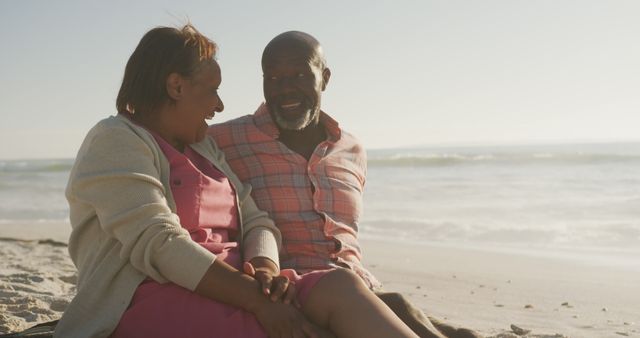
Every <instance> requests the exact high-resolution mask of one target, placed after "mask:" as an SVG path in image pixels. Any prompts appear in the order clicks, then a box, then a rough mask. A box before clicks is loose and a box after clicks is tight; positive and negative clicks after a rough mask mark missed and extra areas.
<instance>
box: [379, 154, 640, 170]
mask: <svg viewBox="0 0 640 338" xmlns="http://www.w3.org/2000/svg"><path fill="white" fill-rule="evenodd" d="M607 163H615V164H640V155H627V154H589V153H518V154H504V153H487V154H465V153H426V154H424V153H423V154H412V153H396V154H387V155H382V156H380V155H374V156H370V157H369V159H368V165H369V166H374V167H375V166H379V167H385V166H388V167H443V166H459V165H492V164H495V165H535V164H557V165H562V164H567V165H597V164H607Z"/></svg>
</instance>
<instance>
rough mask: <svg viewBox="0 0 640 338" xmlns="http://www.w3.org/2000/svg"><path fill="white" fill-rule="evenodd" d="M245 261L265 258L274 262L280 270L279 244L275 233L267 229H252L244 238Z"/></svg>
mask: <svg viewBox="0 0 640 338" xmlns="http://www.w3.org/2000/svg"><path fill="white" fill-rule="evenodd" d="M243 245H244V260H245V261H250V260H252V259H253V258H255V257H265V258H268V259H270V260H272V261H273V262H274V263H275V264H276V266H277V267H278V269H280V257H279V256H278V244H277V242H276V237H275V236H274V235H273V232H271V230H269V229H268V228H265V227H256V228H253V229H251V231H249V233H248V234H247V235H246V236H245V238H244V243H243Z"/></svg>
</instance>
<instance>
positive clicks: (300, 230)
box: [209, 31, 474, 337]
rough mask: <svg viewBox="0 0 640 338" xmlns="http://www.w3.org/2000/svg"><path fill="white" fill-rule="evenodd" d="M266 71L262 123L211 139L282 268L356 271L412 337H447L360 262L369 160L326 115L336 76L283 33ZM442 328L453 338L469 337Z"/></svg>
mask: <svg viewBox="0 0 640 338" xmlns="http://www.w3.org/2000/svg"><path fill="white" fill-rule="evenodd" d="M262 70H263V91H264V98H265V103H264V104H262V105H261V106H260V107H259V108H258V110H257V111H256V113H255V114H254V115H247V116H243V117H240V118H238V119H235V120H232V121H228V122H226V123H222V124H218V125H214V126H212V127H210V129H209V134H210V135H211V136H213V137H214V138H215V140H216V142H217V144H218V146H219V147H220V148H221V149H222V150H223V151H224V152H225V155H226V159H227V161H228V163H229V165H230V166H231V167H232V169H233V170H234V172H235V173H236V174H237V175H238V177H239V178H240V180H242V181H243V182H246V183H250V184H251V185H252V186H253V190H252V193H251V194H252V197H253V198H254V200H255V202H256V204H257V205H258V207H259V208H260V209H263V210H265V211H267V212H269V214H270V216H271V217H272V218H273V219H274V221H275V222H276V224H277V226H278V228H279V229H280V231H281V232H282V238H283V243H282V250H281V254H280V266H281V267H282V268H290V269H294V270H296V271H298V272H299V273H305V272H309V271H313V270H321V269H327V268H331V267H343V268H348V269H351V270H353V271H354V272H355V273H357V274H358V275H359V276H360V277H361V278H362V280H363V281H364V282H365V283H366V284H367V285H368V286H369V288H370V289H372V290H374V291H375V292H376V294H377V295H378V296H379V297H380V298H381V299H382V300H383V301H384V302H385V303H386V304H387V305H388V306H389V307H390V308H391V309H392V310H393V311H394V312H395V313H396V314H397V315H398V316H399V317H400V318H401V319H402V320H403V321H404V322H405V323H406V324H407V325H408V326H409V327H410V328H411V329H412V330H413V331H414V332H416V333H417V334H419V335H420V336H421V337H444V335H442V333H440V332H438V330H436V329H435V328H434V327H433V325H432V324H431V322H430V321H429V319H427V317H426V316H424V314H423V313H422V312H421V311H420V310H418V309H416V308H415V307H414V306H413V305H411V304H410V303H409V302H408V301H407V300H406V299H405V298H404V297H403V296H402V295H400V294H398V293H385V292H382V291H381V284H380V282H378V280H377V279H376V278H375V277H374V276H373V275H372V274H371V273H370V272H368V271H367V270H366V269H365V268H364V267H363V266H362V264H361V262H360V260H361V258H362V255H361V251H360V246H359V243H358V240H357V231H358V227H357V226H358V221H359V218H360V215H361V212H362V193H363V187H364V183H365V175H366V154H365V151H364V148H363V147H362V145H361V144H360V143H359V142H358V140H356V139H355V138H354V137H353V136H352V135H350V134H349V133H347V132H345V131H344V130H342V129H341V128H340V126H339V125H338V123H337V122H336V121H335V120H333V119H332V118H331V117H329V115H327V114H326V113H324V112H323V111H321V109H320V106H321V98H322V92H323V91H324V90H325V89H326V87H327V84H328V83H329V79H330V77H331V71H330V70H329V68H327V66H326V63H325V59H324V55H323V51H322V48H321V46H320V44H319V43H318V41H317V40H316V39H315V38H313V37H312V36H311V35H309V34H306V33H302V32H296V31H292V32H286V33H283V34H280V35H278V36H277V37H275V38H274V39H273V40H271V42H269V44H268V45H267V46H266V47H265V49H264V52H263V54H262ZM443 327H444V329H445V330H444V331H445V332H446V333H447V335H448V336H450V337H458V336H460V337H463V336H465V334H471V332H470V331H468V330H455V329H454V328H451V327H449V326H443ZM467 337H474V336H473V335H467Z"/></svg>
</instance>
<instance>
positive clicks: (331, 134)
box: [253, 102, 342, 142]
mask: <svg viewBox="0 0 640 338" xmlns="http://www.w3.org/2000/svg"><path fill="white" fill-rule="evenodd" d="M253 122H254V123H255V125H256V127H257V128H258V129H259V130H260V131H262V132H263V133H265V134H267V135H268V136H269V137H272V138H274V139H277V138H278V137H279V136H280V130H278V126H276V124H275V122H274V121H273V119H272V118H271V114H270V113H269V108H267V105H266V104H265V103H264V102H263V103H262V104H261V105H260V107H258V110H256V112H255V113H254V114H253ZM320 124H321V125H322V126H324V129H325V131H326V132H327V135H328V140H329V141H331V142H336V141H338V140H339V139H340V136H341V133H342V132H341V130H340V125H339V124H338V121H336V120H334V119H333V118H331V116H329V115H328V114H326V113H325V112H323V111H322V110H321V111H320Z"/></svg>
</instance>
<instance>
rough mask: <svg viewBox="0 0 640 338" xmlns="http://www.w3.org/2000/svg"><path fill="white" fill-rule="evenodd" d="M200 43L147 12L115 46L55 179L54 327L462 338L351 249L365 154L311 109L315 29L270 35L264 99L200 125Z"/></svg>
mask: <svg viewBox="0 0 640 338" xmlns="http://www.w3.org/2000/svg"><path fill="white" fill-rule="evenodd" d="M216 51H217V46H216V44H215V43H214V42H213V41H211V40H210V39H209V38H207V37H206V36H204V35H202V34H201V33H200V32H198V31H197V30H196V29H195V28H194V27H193V26H192V25H186V26H184V27H182V28H180V29H176V28H169V27H159V28H155V29H152V30H151V31H149V32H148V33H146V34H145V35H144V37H143V38H142V40H141V41H140V43H139V44H138V46H137V47H136V49H135V51H134V52H133V54H132V55H131V57H130V58H129V61H128V63H127V65H126V68H125V73H124V77H123V81H122V86H121V88H120V91H119V93H118V97H117V100H116V106H117V110H118V114H117V115H116V116H112V117H109V118H106V119H104V120H102V121H100V122H99V123H98V124H97V125H96V126H94V127H93V128H92V129H91V130H90V131H89V133H88V134H87V136H86V138H85V140H84V142H83V144H82V146H81V147H80V150H79V152H78V155H77V157H76V162H75V164H74V167H73V169H72V171H71V175H70V179H69V184H68V186H67V190H66V196H67V199H68V201H69V205H70V220H71V225H72V228H73V230H72V233H71V237H70V240H69V253H70V255H71V258H72V259H73V261H74V264H75V265H76V266H77V268H78V285H77V295H76V297H75V298H74V299H73V301H72V302H71V304H70V305H69V307H68V309H67V310H66V311H65V313H64V315H63V317H62V319H61V320H60V322H59V323H58V325H57V327H56V332H55V336H56V337H230V338H233V337H416V336H419V337H477V335H476V334H475V333H474V332H472V331H470V330H466V329H456V328H454V327H451V326H448V325H445V324H442V323H438V324H437V325H436V326H437V327H438V328H437V329H436V327H434V326H433V325H432V323H431V322H430V321H429V319H428V318H427V317H426V316H425V315H424V314H423V313H422V312H421V311H420V310H418V309H416V308H415V307H414V306H413V305H411V303H409V302H408V301H407V300H406V299H405V298H404V297H403V296H402V295H400V294H397V293H387V292H383V291H382V288H381V285H380V283H379V282H378V281H377V280H376V278H375V277H374V276H373V275H372V274H371V273H369V272H368V271H367V270H366V269H365V268H364V267H363V266H362V264H361V263H360V260H361V252H360V247H359V244H358V240H357V230H358V229H357V224H358V221H359V217H360V214H361V211H362V192H363V186H364V183H365V173H366V156H365V152H364V149H363V147H362V145H361V144H360V143H359V142H358V141H357V140H356V139H355V138H354V137H353V136H352V135H350V134H349V133H347V132H345V131H344V130H342V129H341V128H340V126H339V124H338V123H337V122H336V121H335V120H333V119H332V118H331V117H330V116H329V115H328V114H326V113H325V112H323V111H322V110H321V96H322V92H323V91H324V90H325V89H326V87H327V85H328V83H329V79H330V77H331V72H330V70H329V68H328V67H327V65H326V63H325V59H324V56H323V52H322V48H321V46H320V44H319V43H318V41H317V40H316V39H314V38H313V37H312V36H310V35H308V34H306V33H302V32H286V33H283V34H280V35H278V36H277V37H275V38H274V39H273V40H271V41H270V42H269V43H268V44H267V46H266V48H265V49H264V52H263V55H262V70H263V77H264V80H263V89H264V98H265V102H264V103H263V104H262V105H260V106H259V107H258V110H257V111H256V112H255V113H254V114H253V115H247V116H243V117H240V118H238V119H235V120H232V121H229V122H226V123H222V124H217V125H213V126H211V127H209V126H208V125H207V123H206V120H209V119H211V118H213V117H214V115H215V114H216V113H218V112H221V111H223V109H224V105H223V102H222V99H221V98H220V96H219V95H218V88H219V87H220V85H221V80H222V78H221V70H220V66H219V65H218V63H217V62H216V58H215V56H216Z"/></svg>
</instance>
